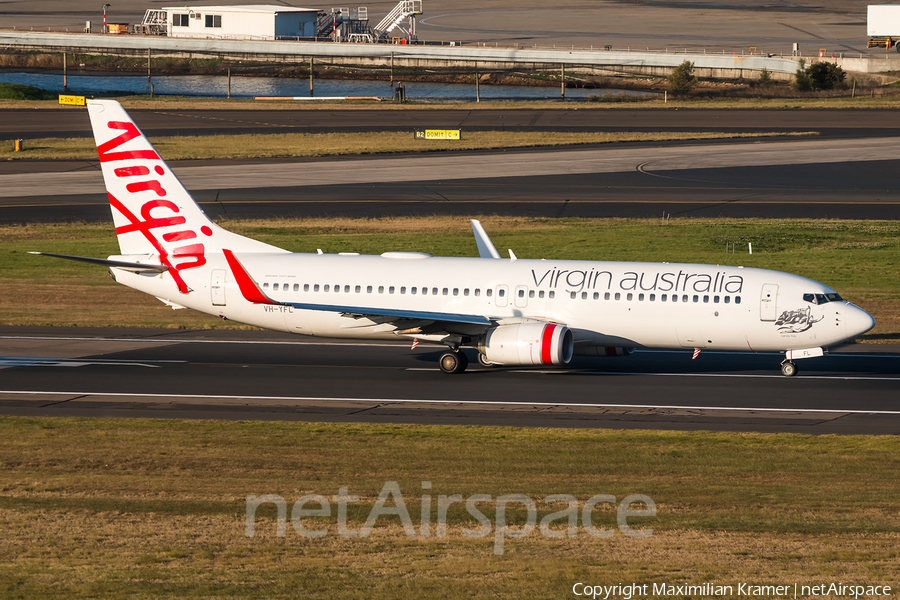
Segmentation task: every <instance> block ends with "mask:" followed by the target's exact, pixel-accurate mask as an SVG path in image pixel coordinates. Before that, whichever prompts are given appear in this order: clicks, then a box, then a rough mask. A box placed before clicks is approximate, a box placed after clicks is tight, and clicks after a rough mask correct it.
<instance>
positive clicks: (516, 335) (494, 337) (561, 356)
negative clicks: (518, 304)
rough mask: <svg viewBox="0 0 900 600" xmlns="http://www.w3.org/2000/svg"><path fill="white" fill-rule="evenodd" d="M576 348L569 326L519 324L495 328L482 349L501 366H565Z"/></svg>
mask: <svg viewBox="0 0 900 600" xmlns="http://www.w3.org/2000/svg"><path fill="white" fill-rule="evenodd" d="M574 348H575V342H574V337H573V335H572V331H571V330H570V329H569V328H568V327H566V326H565V325H557V324H555V323H517V324H514V325H499V326H497V327H494V328H493V329H491V330H490V331H488V332H487V334H486V335H485V336H484V339H483V340H482V342H481V344H480V345H479V348H478V349H479V350H480V351H481V353H482V354H484V356H485V358H487V360H488V361H490V362H492V363H495V364H498V365H565V364H568V362H569V361H570V360H572V354H573V352H574Z"/></svg>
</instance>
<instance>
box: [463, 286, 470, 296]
mask: <svg viewBox="0 0 900 600" xmlns="http://www.w3.org/2000/svg"><path fill="white" fill-rule="evenodd" d="M468 295H469V288H466V289H464V290H463V296H468Z"/></svg>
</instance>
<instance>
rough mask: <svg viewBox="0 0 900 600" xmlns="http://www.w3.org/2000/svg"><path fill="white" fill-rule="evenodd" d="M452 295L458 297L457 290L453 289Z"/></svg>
mask: <svg viewBox="0 0 900 600" xmlns="http://www.w3.org/2000/svg"><path fill="white" fill-rule="evenodd" d="M453 295H454V296H459V288H453Z"/></svg>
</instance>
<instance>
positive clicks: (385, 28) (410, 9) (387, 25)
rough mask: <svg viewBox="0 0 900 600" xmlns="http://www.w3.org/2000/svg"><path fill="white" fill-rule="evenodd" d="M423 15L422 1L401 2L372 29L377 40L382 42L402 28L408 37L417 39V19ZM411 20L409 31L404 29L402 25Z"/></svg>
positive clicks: (407, 0)
mask: <svg viewBox="0 0 900 600" xmlns="http://www.w3.org/2000/svg"><path fill="white" fill-rule="evenodd" d="M421 14H422V0H400V2H399V3H397V6H395V7H394V9H393V10H392V11H391V12H389V13H388V14H387V16H386V17H385V18H383V19H382V20H381V21H380V22H379V23H378V25H376V26H375V27H374V28H373V29H372V33H373V34H374V36H375V39H376V40H382V39H384V38H386V37H387V36H388V34H389V33H391V32H392V31H393V30H394V29H396V28H398V27H399V28H400V30H401V31H402V32H403V33H405V34H406V35H407V36H408V37H410V38H413V37H415V34H416V32H415V27H416V22H415V17H416V15H421ZM405 19H409V20H410V21H409V30H408V31H407V30H406V29H404V28H403V27H402V26H401V25H400V23H402V22H403V21H404V20H405Z"/></svg>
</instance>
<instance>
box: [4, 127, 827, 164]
mask: <svg viewBox="0 0 900 600" xmlns="http://www.w3.org/2000/svg"><path fill="white" fill-rule="evenodd" d="M807 135H817V134H816V133H815V132H800V133H777V132H775V133H765V132H762V133H715V132H712V133H707V132H659V133H569V132H515V131H474V132H464V133H463V135H462V138H463V139H461V140H416V139H414V138H413V132H412V131H409V132H381V133H377V134H366V135H360V134H358V133H287V134H256V135H208V136H172V137H158V138H151V140H150V142H151V143H152V144H153V145H154V147H155V148H156V149H157V150H158V151H159V153H160V154H161V155H163V156H165V157H166V159H168V160H184V159H228V158H271V157H287V156H339V155H346V154H375V153H391V152H423V151H424V152H427V151H431V150H441V151H448V150H451V151H452V150H472V149H485V148H522V147H531V146H562V145H565V146H572V145H579V144H606V143H615V142H642V141H669V140H710V139H730V138H748V137H782V136H807ZM2 158H28V159H54V160H57V159H82V160H92V159H94V160H95V159H96V158H97V146H96V144H95V143H94V141H93V140H92V139H86V138H85V139H80V138H37V139H29V140H26V141H25V150H24V151H20V152H16V151H15V150H14V146H13V144H11V143H10V144H3V145H0V159H2Z"/></svg>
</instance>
